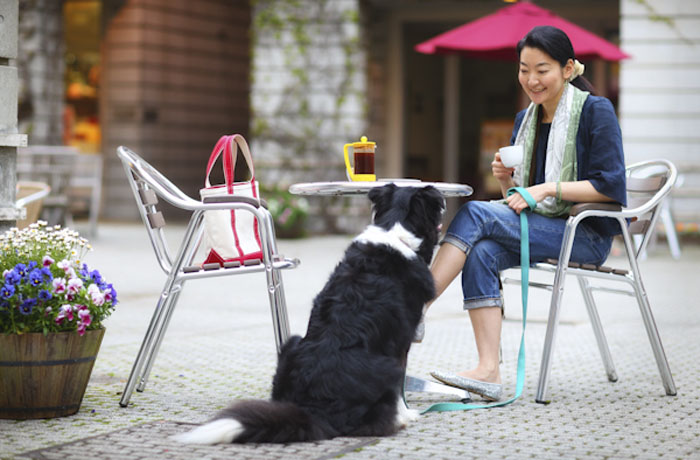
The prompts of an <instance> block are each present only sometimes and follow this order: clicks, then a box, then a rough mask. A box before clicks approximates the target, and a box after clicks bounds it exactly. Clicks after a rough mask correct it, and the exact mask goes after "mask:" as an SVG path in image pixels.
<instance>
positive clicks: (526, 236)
mask: <svg viewBox="0 0 700 460" xmlns="http://www.w3.org/2000/svg"><path fill="white" fill-rule="evenodd" d="M514 193H519V194H520V195H521V196H522V197H523V198H524V199H525V201H526V202H527V204H528V209H526V210H523V211H522V212H521V213H520V270H521V272H522V274H521V283H520V292H521V296H522V302H523V332H522V334H521V335H520V350H519V351H518V375H517V378H516V382H515V396H513V397H512V398H511V399H509V400H507V401H498V402H493V403H489V404H465V403H437V404H433V405H432V406H430V407H429V408H427V409H426V410H424V411H423V412H422V413H423V414H425V413H428V412H449V411H457V410H472V409H486V408H489V407H501V406H507V405H508V404H511V403H512V402H514V401H515V400H516V399H518V398H519V397H520V396H521V395H522V394H523V387H524V386H525V325H526V320H527V293H528V285H529V283H530V232H529V230H528V222H527V215H528V214H529V213H530V211H534V210H535V208H536V207H537V202H536V201H535V200H534V198H532V195H530V193H529V192H528V191H527V190H525V189H524V188H523V187H513V188H510V189H508V193H507V195H508V196H511V195H512V194H514ZM404 400H405V398H404Z"/></svg>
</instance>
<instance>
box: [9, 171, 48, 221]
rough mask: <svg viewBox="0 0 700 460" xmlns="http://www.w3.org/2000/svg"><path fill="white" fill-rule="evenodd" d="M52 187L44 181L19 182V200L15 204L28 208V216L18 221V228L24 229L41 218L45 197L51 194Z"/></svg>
mask: <svg viewBox="0 0 700 460" xmlns="http://www.w3.org/2000/svg"><path fill="white" fill-rule="evenodd" d="M50 191H51V187H49V185H48V184H45V183H43V182H30V181H19V182H17V200H16V201H15V206H17V207H18V208H22V207H24V208H27V216H26V217H25V218H24V219H22V220H18V221H17V228H19V229H22V228H25V227H27V226H29V224H32V223H34V222H36V221H37V219H39V215H40V214H41V206H42V201H43V199H44V198H45V197H46V196H47V195H48V194H49V192H50Z"/></svg>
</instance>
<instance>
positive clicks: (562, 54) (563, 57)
mask: <svg viewBox="0 0 700 460" xmlns="http://www.w3.org/2000/svg"><path fill="white" fill-rule="evenodd" d="M526 46H527V47H530V48H537V49H538V50H540V51H543V52H545V53H547V54H548V55H549V56H551V57H552V59H554V60H555V61H557V62H558V63H559V64H560V65H561V66H562V67H564V66H565V65H566V63H567V62H568V61H569V59H572V60H575V59H576V56H575V55H574V47H573V46H572V45H571V40H569V37H568V36H567V35H566V33H565V32H564V31H563V30H561V29H557V28H556V27H553V26H537V27H533V28H532V30H531V31H530V32H528V33H527V35H525V36H524V37H523V38H522V39H521V40H520V41H519V42H518V47H517V50H518V57H520V53H521V51H522V50H523V48H525V47H526ZM571 84H572V85H574V86H575V87H577V88H578V89H580V90H583V91H588V92H590V93H591V94H595V89H594V88H593V85H592V84H591V82H589V81H588V80H587V79H586V77H584V76H583V75H580V76H578V77H576V78H574V79H573V80H571Z"/></svg>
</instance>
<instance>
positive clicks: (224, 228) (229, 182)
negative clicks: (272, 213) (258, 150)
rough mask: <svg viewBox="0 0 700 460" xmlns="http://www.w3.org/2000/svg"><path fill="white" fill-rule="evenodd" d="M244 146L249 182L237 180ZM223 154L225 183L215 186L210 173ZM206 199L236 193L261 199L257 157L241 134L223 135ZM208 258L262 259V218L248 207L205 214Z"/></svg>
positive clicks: (214, 153)
mask: <svg viewBox="0 0 700 460" xmlns="http://www.w3.org/2000/svg"><path fill="white" fill-rule="evenodd" d="M239 147H240V149H241V153H242V154H243V158H245V161H246V163H247V165H248V169H249V171H250V174H251V178H250V180H249V181H245V182H234V172H235V169H236V158H237V156H238V148H239ZM219 156H221V157H222V163H223V168H224V181H225V183H224V184H220V185H211V182H210V181H209V175H210V174H211V171H212V169H213V168H214V163H216V160H217V159H218V158H219ZM199 193H200V196H201V197H202V199H204V198H207V197H212V196H222V195H236V196H245V197H248V198H253V199H255V200H257V201H258V202H259V201H260V192H259V189H258V182H257V181H256V180H255V169H254V167H253V158H252V156H251V154H250V149H249V148H248V143H247V142H246V140H245V139H244V138H243V136H241V135H240V134H234V135H230V136H222V137H221V138H220V139H219V141H218V142H217V143H216V145H215V146H214V150H212V152H211V155H210V157H209V163H208V164H207V175H206V179H205V181H204V188H203V189H201V190H200V191H199ZM202 243H203V245H204V251H205V254H206V260H205V261H204V263H215V262H216V263H219V264H223V263H224V262H229V261H239V262H241V263H244V262H245V261H246V260H251V259H260V260H262V249H261V246H260V233H259V230H258V220H257V219H256V218H255V216H254V215H253V214H252V213H250V212H248V211H245V210H240V209H237V210H216V211H206V212H205V213H204V236H203V241H202Z"/></svg>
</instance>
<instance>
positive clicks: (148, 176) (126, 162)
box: [117, 147, 199, 273]
mask: <svg viewBox="0 0 700 460" xmlns="http://www.w3.org/2000/svg"><path fill="white" fill-rule="evenodd" d="M117 155H118V156H119V158H120V160H121V161H122V165H123V166H124V170H125V172H126V176H127V178H128V180H129V185H130V187H131V191H132V192H133V194H134V199H135V200H136V204H137V207H138V210H139V214H140V215H141V219H142V220H143V223H144V225H145V226H146V229H147V231H148V236H149V238H150V240H151V244H152V246H153V250H154V251H155V253H156V257H157V259H158V262H159V264H160V266H161V268H162V269H163V271H165V272H166V273H169V272H170V268H171V266H172V263H173V262H172V261H173V258H172V256H171V254H170V250H169V246H168V243H167V241H166V239H165V234H164V232H163V229H164V228H165V217H164V215H163V213H162V211H161V210H160V209H159V207H158V203H159V197H160V198H162V199H163V200H164V201H166V202H168V203H170V204H172V205H173V206H175V207H178V208H181V209H189V208H190V206H192V205H198V204H199V203H198V202H197V201H195V200H193V199H192V198H190V197H189V196H187V195H186V194H185V193H184V192H182V191H181V190H180V189H179V188H178V187H177V186H175V185H174V184H173V183H172V182H170V181H169V180H168V179H167V178H166V177H165V176H163V174H161V173H160V172H159V171H158V170H157V169H156V168H154V167H153V166H151V165H150V164H149V163H148V162H147V161H146V160H144V159H143V158H141V157H140V156H139V155H137V154H136V153H134V152H133V151H131V150H129V149H128V148H126V147H119V148H118V149H117Z"/></svg>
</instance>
